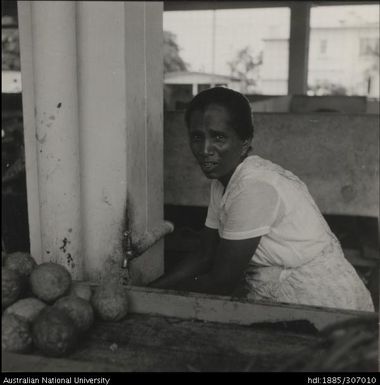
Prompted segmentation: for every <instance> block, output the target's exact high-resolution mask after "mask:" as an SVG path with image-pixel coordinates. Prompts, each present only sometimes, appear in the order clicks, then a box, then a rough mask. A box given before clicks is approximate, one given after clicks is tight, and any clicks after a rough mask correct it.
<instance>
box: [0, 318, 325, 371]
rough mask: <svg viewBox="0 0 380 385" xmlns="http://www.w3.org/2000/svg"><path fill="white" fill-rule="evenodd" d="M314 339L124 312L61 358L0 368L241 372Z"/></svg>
mask: <svg viewBox="0 0 380 385" xmlns="http://www.w3.org/2000/svg"><path fill="white" fill-rule="evenodd" d="M319 340H320V337H319V336H318V335H314V334H306V333H304V334H301V333H299V332H295V331H294V330H293V331H286V330H284V329H282V330H281V328H278V327H277V328H276V327H262V326H255V325H254V326H250V327H247V326H241V325H232V324H221V323H212V322H207V323H205V322H200V321H194V320H181V319H178V318H174V317H162V316H152V315H141V314H129V315H128V316H127V317H126V318H125V319H124V320H123V321H121V322H108V323H107V322H97V323H96V324H95V325H94V327H93V328H92V330H91V332H90V333H89V334H88V335H86V336H85V337H83V338H82V339H81V340H80V341H79V343H78V345H77V346H76V348H75V350H74V351H73V352H71V353H70V354H69V355H68V356H67V357H65V358H62V359H51V358H49V357H42V356H41V355H40V353H39V352H38V351H34V352H33V353H32V355H11V357H9V356H8V357H7V358H6V360H5V362H4V364H3V370H4V369H5V370H6V371H11V370H12V371H14V370H16V371H17V370H18V369H21V368H24V369H28V371H29V370H31V371H46V370H53V371H60V370H62V371H70V369H71V370H72V371H75V370H77V371H89V370H91V369H93V368H94V369H95V371H100V370H105V371H109V370H113V369H114V368H116V370H118V371H120V370H122V371H127V372H128V371H189V370H195V369H196V370H199V371H242V370H245V369H246V368H247V367H248V365H251V370H256V371H257V370H273V369H275V368H276V366H277V365H278V364H279V363H280V362H283V361H284V359H286V358H287V357H288V356H289V355H293V354H297V353H298V352H300V351H303V350H304V349H312V347H313V346H314V345H315V343H317V342H318V341H319ZM11 359H12V360H11ZM3 361H4V360H3ZM95 363H98V364H99V367H97V366H96V365H94V364H95Z"/></svg>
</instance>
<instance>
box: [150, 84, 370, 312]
mask: <svg viewBox="0 0 380 385" xmlns="http://www.w3.org/2000/svg"><path fill="white" fill-rule="evenodd" d="M185 120H186V125H187V127H188V133H189V140H190V147H191V150H192V152H193V154H194V156H195V158H196V159H197V161H198V163H199V165H200V167H201V169H202V171H203V173H204V174H205V175H206V176H207V177H208V178H210V179H213V181H212V184H211V196H210V204H209V207H208V213H207V218H206V223H205V228H204V231H203V234H202V250H201V251H200V252H199V254H198V255H196V256H192V257H191V258H188V259H187V260H186V261H184V262H183V263H181V264H179V265H178V266H177V267H176V268H175V269H174V270H173V271H171V272H170V273H168V274H166V275H164V276H162V277H160V278H159V279H157V280H156V281H154V282H152V283H151V284H150V286H151V287H156V288H167V289H177V290H188V291H194V292H203V293H210V294H224V295H231V294H234V293H236V290H237V289H238V288H239V284H240V282H242V281H243V282H244V285H245V288H246V291H247V297H248V298H252V299H255V300H271V301H276V302H288V303H294V304H304V305H315V306H326V307H335V308H344V309H355V310H367V311H373V310H374V308H373V303H372V300H371V296H370V294H369V292H368V290H367V289H366V287H365V286H364V284H363V282H362V281H361V279H360V278H359V276H358V275H357V274H356V272H355V269H354V268H353V267H352V266H351V264H350V263H349V262H348V261H347V260H346V259H345V257H344V255H343V252H342V249H341V246H340V244H339V241H338V240H337V238H336V237H335V235H334V234H333V233H332V232H331V230H330V228H329V226H328V225H327V223H326V221H325V220H324V218H323V216H322V214H321V213H320V211H319V210H318V208H317V206H316V204H315V203H314V201H313V199H312V197H311V196H310V194H309V192H308V190H307V188H306V186H305V185H304V184H303V183H302V182H301V181H300V180H299V179H298V178H297V177H296V176H295V175H293V174H292V173H291V172H289V171H287V170H285V169H283V168H282V167H280V166H278V165H276V164H274V163H272V162H270V161H268V160H264V159H262V158H260V157H258V156H248V153H249V151H250V148H251V147H250V144H251V141H252V138H253V124H252V117H251V109H250V105H249V102H248V100H247V99H246V98H245V97H244V96H243V95H241V94H240V93H238V92H235V91H232V90H230V89H227V88H222V87H216V88H211V89H208V90H206V91H203V92H201V93H199V94H198V95H197V96H196V97H195V98H194V99H193V100H192V101H191V103H190V105H189V108H188V110H187V111H186V115H185Z"/></svg>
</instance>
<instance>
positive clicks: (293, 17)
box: [288, 1, 311, 95]
mask: <svg viewBox="0 0 380 385" xmlns="http://www.w3.org/2000/svg"><path fill="white" fill-rule="evenodd" d="M310 7H311V3H310V2H305V1H303V2H298V3H292V5H291V8H290V12H291V13H290V37H289V70H288V71H289V72H288V74H289V77H288V94H290V95H296V94H306V92H307V73H308V61H309V35H310Z"/></svg>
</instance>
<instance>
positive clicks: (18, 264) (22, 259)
mask: <svg viewBox="0 0 380 385" xmlns="http://www.w3.org/2000/svg"><path fill="white" fill-rule="evenodd" d="M4 266H5V267H7V268H8V269H10V270H14V271H16V272H17V273H19V274H20V275H21V276H26V277H29V276H30V274H31V272H32V271H33V269H34V268H35V267H36V266H37V263H36V261H35V260H34V259H33V258H32V256H31V255H30V254H29V253H24V252H21V251H16V252H15V253H11V254H8V255H7V257H6V259H5V262H4Z"/></svg>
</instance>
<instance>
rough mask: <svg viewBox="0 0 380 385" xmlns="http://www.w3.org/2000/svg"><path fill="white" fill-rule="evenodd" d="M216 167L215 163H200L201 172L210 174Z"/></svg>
mask: <svg viewBox="0 0 380 385" xmlns="http://www.w3.org/2000/svg"><path fill="white" fill-rule="evenodd" d="M217 165H218V163H217V162H202V163H201V167H202V170H203V171H206V172H210V171H212V170H213V169H214V168H215V167H216V166H217Z"/></svg>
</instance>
